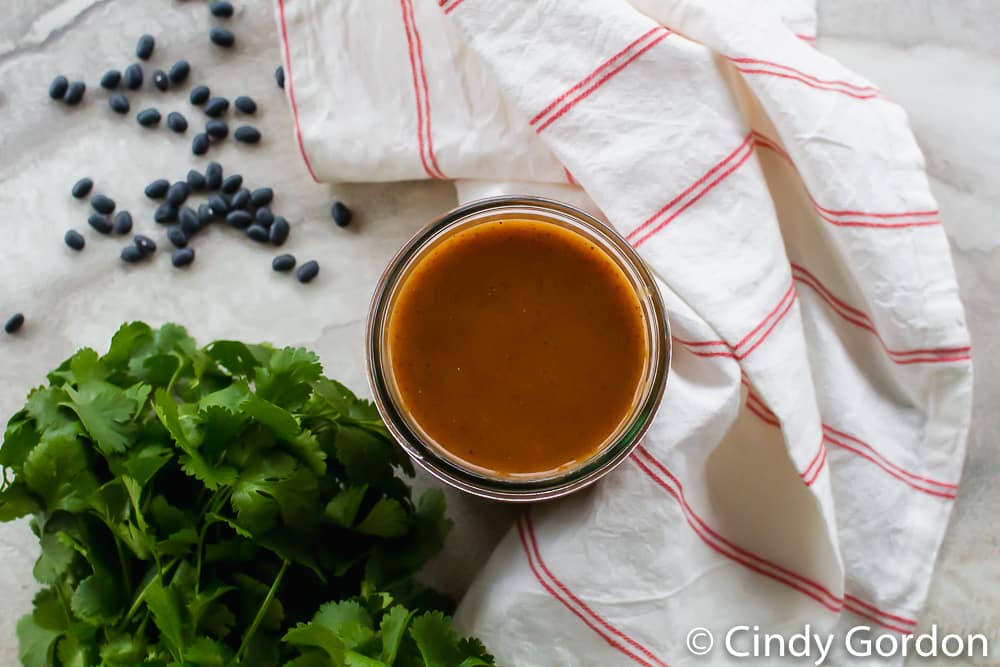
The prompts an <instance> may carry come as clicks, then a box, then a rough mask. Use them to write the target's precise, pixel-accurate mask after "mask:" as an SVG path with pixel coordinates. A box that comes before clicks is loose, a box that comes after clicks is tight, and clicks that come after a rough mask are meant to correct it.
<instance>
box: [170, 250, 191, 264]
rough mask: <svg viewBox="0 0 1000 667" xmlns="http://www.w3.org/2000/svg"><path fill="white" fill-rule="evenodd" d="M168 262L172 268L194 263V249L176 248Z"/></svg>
mask: <svg viewBox="0 0 1000 667" xmlns="http://www.w3.org/2000/svg"><path fill="white" fill-rule="evenodd" d="M170 261H171V262H173V263H174V266H177V267H181V266H187V265H188V264H190V263H191V262H193V261H194V248H178V249H177V250H174V252H173V254H172V255H170Z"/></svg>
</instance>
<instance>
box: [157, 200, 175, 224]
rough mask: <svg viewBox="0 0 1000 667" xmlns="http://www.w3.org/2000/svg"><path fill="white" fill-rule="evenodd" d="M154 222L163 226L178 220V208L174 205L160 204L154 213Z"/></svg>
mask: <svg viewBox="0 0 1000 667" xmlns="http://www.w3.org/2000/svg"><path fill="white" fill-rule="evenodd" d="M153 220H155V221H156V222H158V223H160V224H161V225H165V224H169V223H171V222H174V221H176V220H177V207H176V206H174V205H173V204H160V205H159V206H157V207H156V210H155V211H154V212H153Z"/></svg>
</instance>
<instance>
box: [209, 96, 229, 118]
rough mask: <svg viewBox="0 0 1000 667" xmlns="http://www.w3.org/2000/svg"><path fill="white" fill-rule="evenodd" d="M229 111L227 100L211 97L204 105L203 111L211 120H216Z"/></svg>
mask: <svg viewBox="0 0 1000 667" xmlns="http://www.w3.org/2000/svg"><path fill="white" fill-rule="evenodd" d="M228 110H229V100H227V99H226V98H225V97H213V98H212V99H210V100H209V101H208V102H206V103H205V108H204V111H205V113H206V114H207V115H209V116H211V117H212V118H218V117H219V116H221V115H222V114H224V113H226V112H227V111H228Z"/></svg>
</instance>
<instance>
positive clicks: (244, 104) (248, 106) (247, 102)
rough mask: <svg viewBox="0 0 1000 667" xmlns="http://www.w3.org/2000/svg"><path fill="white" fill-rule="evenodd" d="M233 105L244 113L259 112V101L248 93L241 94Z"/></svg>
mask: <svg viewBox="0 0 1000 667" xmlns="http://www.w3.org/2000/svg"><path fill="white" fill-rule="evenodd" d="M233 106H234V107H236V108H237V109H238V110H239V111H242V112H243V113H257V103H256V102H254V101H253V98H252V97H248V96H246V95H240V96H239V97H237V98H236V99H235V100H233Z"/></svg>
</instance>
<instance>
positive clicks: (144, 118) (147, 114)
mask: <svg viewBox="0 0 1000 667" xmlns="http://www.w3.org/2000/svg"><path fill="white" fill-rule="evenodd" d="M160 118H161V116H160V112H159V111H157V110H156V109H154V108H152V107H150V108H149V109H143V110H142V111H140V112H139V113H137V114H136V115H135V119H136V120H137V121H138V122H139V125H142V126H143V127H153V126H154V125H159V124H160Z"/></svg>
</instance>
